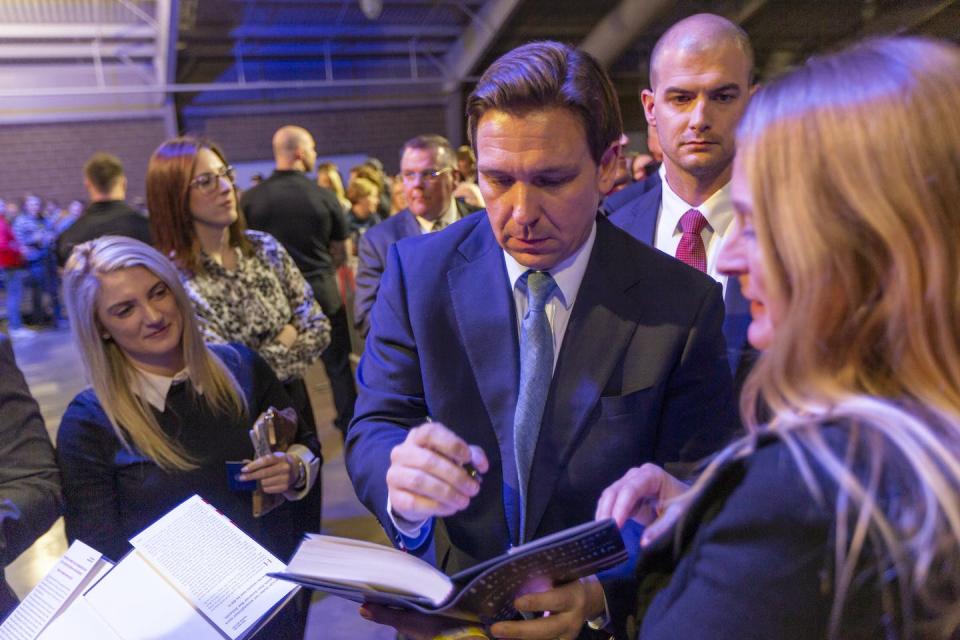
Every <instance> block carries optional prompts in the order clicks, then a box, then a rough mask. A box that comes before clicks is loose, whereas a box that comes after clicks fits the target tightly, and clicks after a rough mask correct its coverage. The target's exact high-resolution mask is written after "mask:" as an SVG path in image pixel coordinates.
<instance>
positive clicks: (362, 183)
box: [347, 178, 380, 204]
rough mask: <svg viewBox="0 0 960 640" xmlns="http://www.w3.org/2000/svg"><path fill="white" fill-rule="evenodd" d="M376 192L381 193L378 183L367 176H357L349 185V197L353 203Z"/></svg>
mask: <svg viewBox="0 0 960 640" xmlns="http://www.w3.org/2000/svg"><path fill="white" fill-rule="evenodd" d="M374 194H376V195H380V188H379V187H378V186H377V185H376V183H374V182H371V181H370V180H367V179H366V178H357V179H356V180H354V181H353V182H351V183H350V186H349V187H347V199H348V200H349V201H350V203H351V204H357V202H359V201H360V199H361V198H367V197H369V196H372V195H374Z"/></svg>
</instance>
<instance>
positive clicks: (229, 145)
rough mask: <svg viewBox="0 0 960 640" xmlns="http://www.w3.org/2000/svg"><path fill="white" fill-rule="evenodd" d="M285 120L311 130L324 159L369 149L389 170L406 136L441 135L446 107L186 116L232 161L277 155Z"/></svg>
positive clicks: (396, 165)
mask: <svg viewBox="0 0 960 640" xmlns="http://www.w3.org/2000/svg"><path fill="white" fill-rule="evenodd" d="M286 124H296V125H299V126H301V127H304V128H306V129H307V130H309V131H310V133H312V134H313V137H314V139H316V141H317V155H318V156H319V157H320V158H321V159H322V158H323V157H324V156H328V155H340V154H350V153H359V154H366V155H369V156H374V157H377V158H380V160H382V161H383V164H384V166H385V168H386V170H387V171H389V172H391V173H393V172H396V171H398V170H399V168H400V167H399V165H400V155H399V154H400V147H401V146H403V143H404V142H406V141H407V140H409V139H410V138H412V137H413V136H415V135H419V134H421V133H440V134H441V135H442V134H444V133H445V128H446V125H445V120H444V109H443V107H439V106H436V107H434V106H424V107H391V108H384V109H363V110H343V111H314V112H304V113H278V114H251V115H230V116H215V117H208V118H203V117H195V118H191V117H188V118H187V119H186V121H185V122H184V128H185V129H186V130H187V131H189V132H191V133H202V134H204V135H206V136H208V137H210V138H211V139H213V140H214V141H215V142H217V144H219V145H220V146H221V147H223V150H224V153H226V155H227V158H228V159H229V160H230V161H231V162H250V161H254V160H265V159H269V158H271V157H272V156H273V152H272V151H271V147H270V141H271V139H272V138H273V133H274V132H275V131H276V130H277V129H279V128H280V127H282V126H283V125H286Z"/></svg>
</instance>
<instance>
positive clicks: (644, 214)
mask: <svg viewBox="0 0 960 640" xmlns="http://www.w3.org/2000/svg"><path fill="white" fill-rule="evenodd" d="M662 195H663V185H662V184H661V183H660V182H657V184H656V186H654V187H653V188H652V189H651V190H650V191H647V192H646V193H644V194H643V195H641V196H640V197H638V198H635V199H633V200H631V201H630V202H628V203H626V204H625V205H624V206H623V207H621V208H620V209H617V210H616V211H614V212H613V213H612V214H610V221H611V222H613V224H615V225H617V226H618V227H620V228H621V229H623V230H624V231H626V232H627V233H629V234H630V235H632V236H633V237H634V238H636V239H638V240H640V241H641V242H645V243H646V244H648V245H650V246H651V247H652V246H654V240H655V239H656V231H657V214H658V213H659V211H660V198H661V196H662ZM723 303H724V306H725V307H726V316H725V318H724V321H723V337H724V338H725V339H726V341H727V359H728V361H729V363H730V370H731V371H732V372H734V374H735V377H736V378H737V380H738V381H740V379H741V378H742V377H743V376H744V375H745V370H746V369H749V365H750V364H751V363H752V362H753V360H754V358H755V351H754V350H753V349H752V347H751V346H750V344H749V343H748V342H747V327H749V326H750V305H749V303H748V302H747V301H746V299H744V297H743V294H742V293H740V281H739V280H737V279H736V278H728V279H727V290H726V293H725V295H724V299H723ZM739 386H740V385H739V384H738V385H737V388H739Z"/></svg>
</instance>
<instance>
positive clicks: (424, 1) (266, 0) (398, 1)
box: [231, 0, 486, 8]
mask: <svg viewBox="0 0 960 640" xmlns="http://www.w3.org/2000/svg"><path fill="white" fill-rule="evenodd" d="M231 2H233V3H234V4H243V5H247V4H249V3H250V0H231ZM387 2H388V3H389V4H390V6H408V7H423V6H432V5H436V4H447V5H456V6H460V5H468V6H471V7H481V6H483V4H484V2H486V0H387ZM257 5H258V6H266V7H271V8H275V7H277V6H282V5H292V6H302V5H310V6H311V7H333V8H339V7H341V6H343V0H257Z"/></svg>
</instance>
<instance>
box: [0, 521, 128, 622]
mask: <svg viewBox="0 0 960 640" xmlns="http://www.w3.org/2000/svg"><path fill="white" fill-rule="evenodd" d="M98 563H99V564H98ZM98 566H106V567H109V566H110V565H109V563H108V562H107V561H106V560H103V555H102V554H101V553H100V552H99V551H97V550H95V549H93V548H92V547H89V546H87V545H86V544H84V543H83V542H80V541H79V540H77V541H76V542H74V543H73V544H71V545H70V548H69V549H67V552H66V553H65V554H63V557H62V558H60V560H59V561H57V564H55V565H54V567H53V569H51V570H50V572H49V573H48V574H47V575H46V576H44V578H43V580H41V581H40V584H38V585H37V586H36V587H34V588H33V590H32V591H31V592H30V593H29V594H28V595H27V597H26V598H24V600H23V602H21V603H20V606H18V607H17V608H16V609H14V611H13V613H11V614H10V615H9V616H8V617H7V619H6V620H5V621H4V623H3V626H0V638H3V640H33V639H34V638H36V637H37V636H38V635H39V634H40V632H41V631H42V630H43V629H44V627H46V626H47V625H48V624H50V621H51V620H53V618H54V617H55V616H56V615H57V614H58V613H60V612H61V611H62V610H63V609H64V608H66V606H67V605H68V604H70V602H71V601H72V600H73V599H74V598H76V597H77V596H78V595H80V594H81V593H82V592H83V589H84V587H85V586H86V585H87V584H88V583H89V582H90V580H89V579H88V578H92V577H93V575H94V574H95V573H96V571H95V569H96V568H97V567H98Z"/></svg>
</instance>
